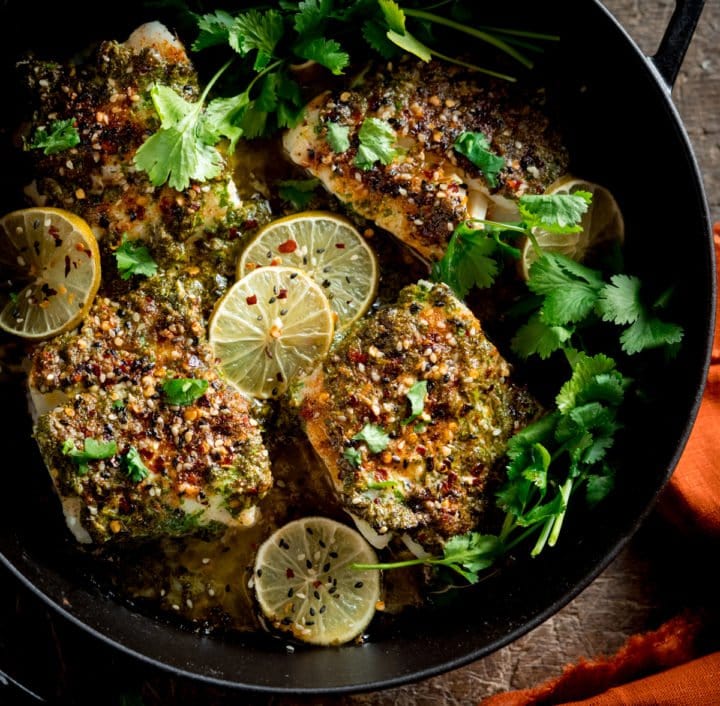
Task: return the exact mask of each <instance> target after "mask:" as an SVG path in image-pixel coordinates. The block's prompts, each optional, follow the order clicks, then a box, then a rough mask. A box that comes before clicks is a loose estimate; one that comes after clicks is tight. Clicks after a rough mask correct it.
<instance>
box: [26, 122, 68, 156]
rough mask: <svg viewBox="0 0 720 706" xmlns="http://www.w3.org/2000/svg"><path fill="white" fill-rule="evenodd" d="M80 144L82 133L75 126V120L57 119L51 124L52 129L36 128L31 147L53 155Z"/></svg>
mask: <svg viewBox="0 0 720 706" xmlns="http://www.w3.org/2000/svg"><path fill="white" fill-rule="evenodd" d="M79 144H80V133H79V132H78V129H77V128H76V127H75V120H74V119H73V118H69V119H68V120H55V121H54V122H52V123H51V124H50V129H49V130H48V129H47V128H45V127H39V128H38V129H37V130H35V134H34V135H33V138H32V141H31V142H30V144H29V147H30V149H34V150H42V151H43V154H45V155H51V154H57V153H58V152H64V151H65V150H67V149H70V148H71V147H75V145H79Z"/></svg>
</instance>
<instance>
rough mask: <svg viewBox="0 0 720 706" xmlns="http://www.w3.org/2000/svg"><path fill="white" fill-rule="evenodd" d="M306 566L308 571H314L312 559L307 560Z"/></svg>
mask: <svg viewBox="0 0 720 706" xmlns="http://www.w3.org/2000/svg"><path fill="white" fill-rule="evenodd" d="M305 566H307V568H308V569H312V562H311V561H310V559H305Z"/></svg>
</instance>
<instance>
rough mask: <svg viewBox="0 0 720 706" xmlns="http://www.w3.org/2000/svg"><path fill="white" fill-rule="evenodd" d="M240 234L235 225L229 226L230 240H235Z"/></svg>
mask: <svg viewBox="0 0 720 706" xmlns="http://www.w3.org/2000/svg"><path fill="white" fill-rule="evenodd" d="M238 235H239V231H238V229H237V228H236V227H235V226H230V228H228V240H235V238H237V237H238Z"/></svg>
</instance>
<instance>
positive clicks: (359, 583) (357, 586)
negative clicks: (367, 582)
mask: <svg viewBox="0 0 720 706" xmlns="http://www.w3.org/2000/svg"><path fill="white" fill-rule="evenodd" d="M363 586H364V584H363V582H362V581H358V582H357V583H356V584H355V588H362V587H363Z"/></svg>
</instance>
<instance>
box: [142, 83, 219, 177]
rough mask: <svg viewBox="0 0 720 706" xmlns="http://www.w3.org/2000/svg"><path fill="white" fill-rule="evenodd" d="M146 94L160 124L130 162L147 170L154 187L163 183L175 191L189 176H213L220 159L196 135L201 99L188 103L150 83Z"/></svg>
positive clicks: (167, 90)
mask: <svg viewBox="0 0 720 706" xmlns="http://www.w3.org/2000/svg"><path fill="white" fill-rule="evenodd" d="M150 95H151V97H152V100H153V104H154V105H155V110H156V111H157V113H158V115H159V116H160V120H161V127H160V130H158V131H157V132H156V133H155V134H154V135H151V136H150V137H149V138H148V139H147V140H146V141H145V142H144V143H143V144H142V145H141V146H140V149H138V150H137V152H136V153H135V157H134V158H133V161H134V163H135V166H136V167H137V168H138V169H140V170H141V171H144V172H147V174H148V176H149V177H150V181H151V183H152V184H153V185H154V186H161V185H162V184H164V183H165V182H168V184H169V185H170V186H171V187H172V188H173V189H178V190H179V191H181V190H183V189H185V188H187V187H188V185H189V184H190V180H191V179H196V180H198V181H205V180H207V179H212V178H214V177H216V176H217V175H218V174H219V173H220V171H221V169H222V166H223V159H222V156H221V155H220V153H219V152H218V151H217V150H216V149H215V147H214V146H212V145H210V144H207V143H206V142H205V141H203V140H201V139H199V138H198V133H202V131H203V130H202V125H201V121H202V102H200V101H199V102H198V103H189V102H188V101H186V100H185V99H184V98H182V97H181V96H179V95H178V94H177V93H175V91H173V90H172V89H171V88H169V87H168V86H160V85H157V84H156V85H154V86H153V87H152V89H151V90H150Z"/></svg>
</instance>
